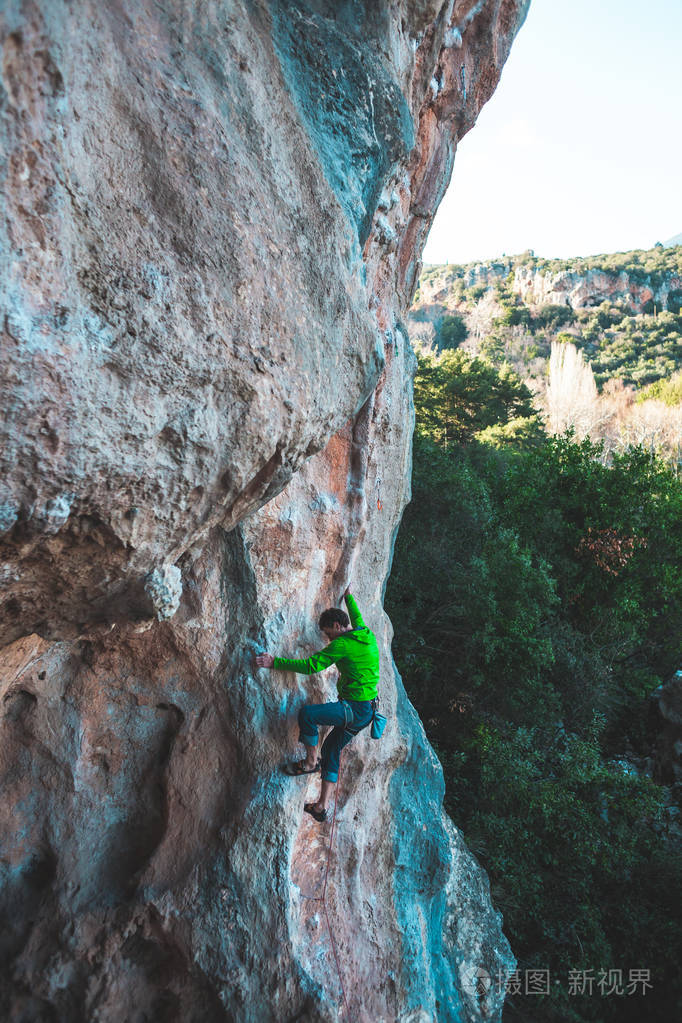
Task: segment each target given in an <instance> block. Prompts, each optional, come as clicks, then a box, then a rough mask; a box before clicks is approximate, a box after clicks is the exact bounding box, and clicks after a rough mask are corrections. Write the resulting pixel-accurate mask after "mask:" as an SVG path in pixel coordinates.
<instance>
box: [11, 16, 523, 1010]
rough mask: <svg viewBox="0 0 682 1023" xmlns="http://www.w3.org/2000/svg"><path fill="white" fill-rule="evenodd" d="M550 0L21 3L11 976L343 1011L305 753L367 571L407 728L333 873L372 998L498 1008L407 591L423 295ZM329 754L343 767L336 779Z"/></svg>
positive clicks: (485, 921) (359, 802)
mask: <svg viewBox="0 0 682 1023" xmlns="http://www.w3.org/2000/svg"><path fill="white" fill-rule="evenodd" d="M526 7H527V3H526V2H525V0H488V2H477V3H473V2H464V3H462V2H455V3H453V2H447V3H439V2H436V0H423V2H412V3H411V2H408V0H403V2H402V3H391V4H389V3H374V2H369V0H367V2H364V3H363V2H360V0H355V2H353V0H349V2H347V3H332V2H324V0H311V2H308V3H305V2H302V0H301V2H297V3H294V2H285V0H271V2H265V0H262V2H252V3H196V4H192V5H189V4H183V3H172V2H170V0H169V2H166V3H163V4H159V3H153V2H152V0H148V2H142V3H132V2H125V0H124V2H117V3H111V4H105V5H99V4H94V3H87V2H81V3H77V4H71V3H67V2H66V0H65V2H63V3H59V2H56V3H55V2H49V3H48V2H46V0H45V2H43V3H38V2H35V3H22V2H19V0H16V2H9V3H7V4H5V6H4V9H3V12H2V15H1V19H2V20H1V22H0V33H1V39H2V48H3V66H2V89H1V90H0V104H1V106H2V112H3V129H2V131H3V135H4V138H3V147H2V154H3V155H2V157H0V160H1V161H2V162H1V164H0V166H1V169H2V177H3V190H2V192H3V200H2V201H3V217H2V225H1V227H0V231H1V232H2V252H3V271H4V272H3V281H2V302H3V318H2V368H1V370H0V374H1V383H0V387H1V389H2V398H3V408H4V412H5V416H4V422H3V427H2V456H1V457H2V466H1V469H2V474H1V483H0V487H1V490H0V537H1V538H2V539H1V543H2V557H3V576H2V596H1V599H2V605H1V611H0V644H2V651H1V652H0V667H1V673H0V686H1V695H2V699H3V704H2V710H3V717H2V719H1V721H2V739H1V743H0V774H1V776H2V781H3V788H2V791H3V797H2V817H1V820H2V825H1V839H0V840H1V843H2V845H1V849H0V881H1V883H2V890H1V894H0V899H1V900H2V901H1V902H0V905H1V906H2V916H3V928H2V947H3V957H2V964H1V965H0V971H2V974H3V976H2V984H0V1012H1V1013H2V1015H3V1018H7V1019H12V1020H20V1019H21V1020H29V1019H31V1020H32V1019H35V1020H53V1019H58V1020H60V1021H62V1020H64V1021H67V1020H69V1021H70V1020H73V1021H80V1020H86V1019H88V1020H89V1019H98V1020H101V1021H109V1020H111V1021H113V1020H116V1021H119V1020H121V1019H126V1020H143V1019H163V1020H166V1019H168V1020H171V1019H177V1020H197V1021H199V1020H201V1021H207V1020H230V1019H234V1020H238V1021H242V1020H243V1021H254V1023H260V1021H264V1020H273V1021H275V1020H276V1021H281V1020H294V1019H299V1020H311V1021H312V1020H334V1019H337V1018H343V1012H344V1009H343V999H342V998H341V991H340V986H339V972H338V971H337V969H336V966H335V964H334V960H333V957H332V952H331V948H330V944H329V936H328V932H327V930H326V926H325V924H324V920H323V918H322V916H321V914H320V906H319V903H316V902H314V901H312V900H311V899H310V898H308V897H307V896H310V895H312V894H315V893H317V892H318V890H319V885H320V880H321V877H322V872H323V869H324V864H325V856H326V852H325V849H326V846H325V842H326V841H327V839H328V837H329V836H328V829H325V828H324V827H323V828H320V827H319V825H317V824H315V823H313V822H312V821H310V822H306V821H302V820H301V816H302V814H301V808H302V803H303V798H304V793H305V791H306V788H307V786H306V783H305V782H304V781H302V780H300V779H288V778H286V776H284V775H283V774H282V773H281V770H280V767H281V764H282V761H283V759H284V758H285V757H286V756H287V755H291V753H292V751H293V750H294V749H295V748H296V726H295V717H296V710H297V708H298V707H299V706H300V704H301V703H302V702H303V700H304V697H306V696H308V695H310V696H312V697H313V698H315V697H321V696H323V695H325V694H328V693H329V692H330V691H333V685H332V681H333V680H332V679H330V678H327V677H325V676H321V677H316V678H315V679H313V680H310V681H309V682H308V683H307V684H306V685H305V686H304V685H303V681H304V680H302V679H301V678H300V677H298V676H286V675H283V674H281V673H267V672H265V671H261V672H255V671H254V669H253V663H252V655H253V652H254V650H255V649H257V648H258V649H262V648H266V649H270V650H276V651H279V652H281V653H293V652H294V651H307V650H310V649H313V648H315V647H316V646H317V644H318V642H319V637H318V635H317V633H316V630H315V621H316V619H317V616H318V614H319V612H320V611H321V610H322V609H323V608H324V607H326V606H329V605H330V604H333V603H335V602H336V601H337V600H338V597H339V593H340V591H341V589H342V588H343V586H344V585H345V583H346V582H347V581H348V580H351V581H352V583H353V589H354V592H355V593H356V594H357V597H358V600H359V601H360V604H361V607H362V609H363V613H364V616H365V619H366V620H367V622H368V623H369V624H370V625H371V626H372V628H373V629H374V631H375V632H376V633H377V636H378V638H379V640H380V646H381V652H382V659H383V663H382V671H383V676H382V686H383V688H382V707H383V709H384V713H386V714H387V715H388V717H389V725H388V728H387V731H386V733H385V736H384V738H382V740H381V742H379V743H373V742H371V741H370V740H369V738H367V737H366V736H361V737H359V738H358V740H356V742H354V743H353V744H352V745H351V746H350V747H349V748H348V751H347V753H346V754H345V755H344V761H343V766H342V776H341V782H340V786H339V789H340V792H339V804H340V809H339V819H338V827H337V834H336V838H335V848H334V854H333V859H332V877H331V880H330V889H329V896H328V905H329V912H330V916H331V918H332V920H333V921H334V927H335V933H336V941H337V945H338V952H339V961H340V974H341V977H342V979H343V982H344V986H345V992H346V999H347V1002H348V1004H349V1007H350V1012H351V1015H352V1017H353V1018H355V1019H366V1020H372V1021H378V1020H386V1021H389V1020H402V1021H404V1023H407V1021H408V1020H409V1021H415V1023H416V1021H417V1020H423V1021H426V1020H436V1019H438V1020H441V1021H446V1020H460V1019H467V1020H468V1019H476V1018H494V1017H495V1016H496V1015H497V1014H498V1013H499V1005H500V1003H501V995H500V991H499V986H497V987H496V986H495V985H491V986H490V987H486V986H485V985H478V987H477V986H476V985H475V984H472V983H471V981H470V973H471V971H472V970H473V971H476V970H477V969H479V968H482V969H485V970H486V971H487V972H488V973H489V974H490V975H491V976H492V977H493V978H496V977H497V975H498V973H499V974H500V975H505V973H506V971H507V970H508V969H509V968H510V965H511V963H512V961H513V960H512V957H511V954H510V952H509V949H508V946H507V944H506V941H505V939H504V938H503V936H502V934H501V931H500V920H499V917H498V916H497V915H496V914H495V913H494V911H493V909H492V907H491V905H490V900H489V895H488V887H487V880H486V878H485V875H484V874H483V873H482V871H481V870H480V868H478V866H477V865H476V863H475V861H474V860H473V858H472V857H471V855H470V854H469V853H468V851H467V850H466V848H465V847H464V845H463V843H462V842H461V839H460V837H459V836H458V834H457V832H456V830H455V829H454V828H453V827H452V825H451V824H450V822H449V821H448V820H447V819H446V818H445V817H444V816H443V814H442V807H441V804H442V775H441V771H440V767H439V765H438V763H437V761H436V759H435V757H434V756H433V753H432V752H431V750H430V748H429V747H428V744H427V743H426V740H425V737H424V734H423V731H422V728H421V725H420V723H419V720H418V718H417V717H416V715H415V713H414V711H413V710H412V708H411V707H410V705H409V702H408V701H407V699H406V697H405V695H404V691H403V689H402V685H401V683H400V680H399V678H397V677H396V675H395V672H394V670H393V665H392V661H391V657H390V640H391V629H390V623H389V622H388V621H387V619H386V618H385V616H384V614H383V611H382V591H383V586H384V582H385V579H386V577H387V574H388V571H389V567H390V559H391V551H392V544H393V539H394V536H395V532H396V530H397V528H398V523H399V520H400V515H401V512H402V509H403V507H404V504H405V501H406V499H407V496H408V491H409V464H410V437H411V429H412V402H411V372H412V356H411V353H410V350H409V344H408V342H407V338H406V335H405V332H404V330H403V328H402V327H401V315H402V314H403V312H404V310H405V308H406V305H407V303H408V302H409V300H410V298H411V294H412V291H413V288H414V286H415V283H416V278H417V274H418V271H419V256H420V252H421V248H422V245H423V243H424V240H425V238H426V234H427V232H428V228H429V226H430V222H431V219H432V217H433V215H434V213H435V210H436V207H437V205H438V202H439V200H440V198H441V196H442V194H443V192H444V190H445V188H446V186H447V183H448V180H449V176H450V172H451V170H452V162H453V158H454V152H455V148H456V144H457V141H458V139H459V138H461V136H462V135H463V134H464V132H465V131H467V130H468V129H469V128H470V127H471V125H472V124H473V122H474V120H475V117H476V115H477V113H478V111H479V109H480V107H481V105H482V104H483V103H484V102H485V101H486V100H487V98H488V97H489V96H490V94H491V92H492V90H493V89H494V87H495V85H496V84H497V81H498V78H499V74H500V71H501V67H502V65H503V63H504V60H505V59H506V56H507V53H508V50H509V47H510V45H511V42H512V40H513V37H514V34H515V32H516V31H517V29H518V27H519V24H520V23H521V21H522V18H523V16H524V14H525V9H526ZM312 784H314V783H311V790H312Z"/></svg>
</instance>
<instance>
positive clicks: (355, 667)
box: [273, 593, 379, 700]
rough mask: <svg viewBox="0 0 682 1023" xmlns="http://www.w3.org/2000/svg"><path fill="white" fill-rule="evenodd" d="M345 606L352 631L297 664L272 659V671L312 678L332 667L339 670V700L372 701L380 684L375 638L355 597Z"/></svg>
mask: <svg viewBox="0 0 682 1023" xmlns="http://www.w3.org/2000/svg"><path fill="white" fill-rule="evenodd" d="M346 606H347V608H348V614H349V616H350V623H351V625H352V626H353V628H352V629H351V630H350V632H342V633H341V635H340V636H337V637H336V639H333V640H332V641H331V643H330V644H329V645H328V646H326V647H325V648H324V650H320V651H319V653H317V654H312V656H311V657H306V658H304V659H302V660H296V659H295V658H292V657H275V663H274V664H273V668H279V669H280V670H281V671H296V672H298V673H299V674H300V675H314V674H315V672H317V671H324V669H325V668H328V667H329V666H330V665H331V664H335V665H336V667H337V668H338V669H339V681H338V682H337V685H336V689H337V692H338V694H339V699H341V700H373V699H374V697H375V696H376V695H377V686H378V684H379V648H378V646H377V641H376V636H375V635H374V633H373V632H372V630H371V629H368V628H367V626H366V625H365V623H364V622H363V620H362V615H361V614H360V612H359V611H358V605H357V604H356V603H355V597H352V596H351V595H350V593H349V594H348V596H347V597H346Z"/></svg>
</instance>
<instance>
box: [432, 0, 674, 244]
mask: <svg viewBox="0 0 682 1023" xmlns="http://www.w3.org/2000/svg"><path fill="white" fill-rule="evenodd" d="M680 232H682V0H571V2H568V0H531V5H530V11H529V13H528V17H527V18H526V22H525V24H524V25H523V26H522V28H521V30H520V32H519V34H518V36H517V37H516V40H515V42H514V44H513V45H512V50H511V54H510V56H509V59H508V61H507V63H506V65H505V67H504V70H503V72H502V78H501V80H500V84H499V85H498V87H497V90H496V92H495V93H494V95H493V97H492V99H491V100H490V101H489V103H487V104H486V106H485V107H484V108H483V110H482V111H481V113H480V115H479V118H478V121H477V123H476V124H475V125H474V127H473V128H472V130H471V131H470V132H469V134H468V135H466V136H465V138H464V139H463V140H462V142H461V143H460V145H459V147H458V150H457V155H456V157H455V169H454V172H453V175H452V181H451V184H450V188H449V189H448V192H447V194H446V196H445V198H444V199H443V202H442V203H441V206H440V209H439V211H438V213H437V215H436V220H435V222H434V225H433V227H432V229H431V233H430V235H429V239H428V242H427V244H426V248H425V250H424V262H425V263H445V262H451V263H452V262H455V263H466V262H469V261H471V260H478V259H491V258H493V257H495V256H499V255H502V253H506V254H507V255H512V254H513V253H517V252H522V251H523V250H524V249H533V250H534V251H535V253H536V255H539V256H546V257H556V256H578V255H583V256H586V255H592V254H596V253H605V252H620V251H626V250H628V249H637V248H651V247H652V246H653V245H654V244H655V243H656V242H657V241H661V242H664V241H667V239H668V238H670V237H672V236H674V235H677V234H679V233H680Z"/></svg>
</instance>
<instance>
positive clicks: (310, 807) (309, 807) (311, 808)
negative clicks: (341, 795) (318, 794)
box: [303, 803, 328, 824]
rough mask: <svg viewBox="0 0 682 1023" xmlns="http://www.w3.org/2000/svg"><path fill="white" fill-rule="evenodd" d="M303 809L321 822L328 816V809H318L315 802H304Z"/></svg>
mask: <svg viewBox="0 0 682 1023" xmlns="http://www.w3.org/2000/svg"><path fill="white" fill-rule="evenodd" d="M303 809H304V810H305V812H306V813H309V814H310V816H311V817H314V818H315V820H316V821H319V822H320V824H321V823H322V821H326V819H327V816H328V813H327V811H326V810H316V809H315V804H314V803H304V804H303Z"/></svg>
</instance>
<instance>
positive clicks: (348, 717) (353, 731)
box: [339, 696, 378, 736]
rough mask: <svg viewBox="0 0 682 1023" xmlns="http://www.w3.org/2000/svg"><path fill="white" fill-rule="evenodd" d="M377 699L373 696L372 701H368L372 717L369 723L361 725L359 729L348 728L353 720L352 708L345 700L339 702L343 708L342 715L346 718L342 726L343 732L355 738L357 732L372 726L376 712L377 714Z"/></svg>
mask: <svg viewBox="0 0 682 1023" xmlns="http://www.w3.org/2000/svg"><path fill="white" fill-rule="evenodd" d="M377 699H378V697H376V696H375V697H374V699H373V700H371V701H370V702H371V704H372V716H371V718H370V719H369V721H368V722H367V724H366V725H362V727H361V728H351V727H350V722H351V721H352V720H353V717H354V715H353V708H352V707H351V705H350V704H349V703H348V701H347V700H339V703H340V704H341V705H342V707H343V713H344V714H345V716H346V722H345V725H344V731H346V732H348V734H349V735H353V736H355V735H358V733H359V732H362V731H364V730H365V728H369V726H370V725H371V724H372V722H373V721H374V718H375V716H376V712H377Z"/></svg>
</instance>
